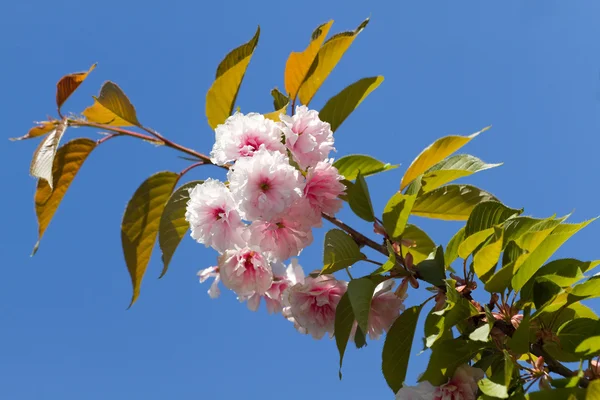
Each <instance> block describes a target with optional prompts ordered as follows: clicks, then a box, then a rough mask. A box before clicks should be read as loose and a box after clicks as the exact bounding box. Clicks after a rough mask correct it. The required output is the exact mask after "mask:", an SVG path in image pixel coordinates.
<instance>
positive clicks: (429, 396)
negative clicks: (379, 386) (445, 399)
mask: <svg viewBox="0 0 600 400" xmlns="http://www.w3.org/2000/svg"><path fill="white" fill-rule="evenodd" d="M435 390H436V387H435V386H433V385H432V384H431V383H429V382H427V381H424V382H420V383H419V384H418V385H417V386H403V387H402V388H401V389H400V390H399V391H398V393H396V400H433V393H434V392H435Z"/></svg>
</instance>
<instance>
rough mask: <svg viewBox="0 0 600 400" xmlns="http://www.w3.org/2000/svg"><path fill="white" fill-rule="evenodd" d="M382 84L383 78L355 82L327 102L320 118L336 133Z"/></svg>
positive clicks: (320, 112)
mask: <svg viewBox="0 0 600 400" xmlns="http://www.w3.org/2000/svg"><path fill="white" fill-rule="evenodd" d="M381 82H383V76H374V77H371V78H363V79H361V80H359V81H356V82H354V83H353V84H352V85H350V86H348V87H347V88H345V89H344V90H342V91H341V92H339V93H338V94H336V95H335V96H333V97H332V98H331V99H329V100H328V101H327V103H326V104H325V106H324V107H323V108H322V109H321V111H319V118H320V119H321V120H322V121H326V122H329V124H330V125H331V130H332V131H334V132H335V131H336V130H337V128H339V126H340V125H341V124H342V122H344V120H345V119H346V118H348V116H349V115H350V114H351V113H352V112H353V111H354V110H355V109H356V107H358V105H359V104H360V103H362V101H363V100H364V99H366V98H367V96H368V95H369V94H370V93H371V92H372V91H373V90H375V89H377V87H378V86H379V85H381ZM300 93H302V90H300Z"/></svg>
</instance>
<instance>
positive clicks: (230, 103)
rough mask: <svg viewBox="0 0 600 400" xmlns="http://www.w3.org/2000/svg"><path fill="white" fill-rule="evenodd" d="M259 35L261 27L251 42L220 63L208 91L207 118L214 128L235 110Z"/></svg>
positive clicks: (233, 51)
mask: <svg viewBox="0 0 600 400" xmlns="http://www.w3.org/2000/svg"><path fill="white" fill-rule="evenodd" d="M259 36H260V27H258V28H257V29H256V33H255V34H254V37H252V39H250V41H249V42H247V43H245V44H243V45H241V46H240V47H238V48H236V49H234V50H232V51H231V52H230V53H229V54H227V56H225V58H224V59H223V61H221V63H220V64H219V67H218V68H217V76H216V79H215V81H214V82H213V84H212V86H211V87H210V89H208V93H206V118H208V125H210V127H211V128H212V129H215V128H216V127H217V125H219V124H222V123H223V122H225V120H226V119H227V118H228V117H229V116H230V115H231V113H232V112H233V107H234V106H235V100H236V98H237V95H238V92H239V89H240V85H241V84H242V80H243V79H244V75H245V74H246V68H248V64H249V63H250V59H251V58H252V54H253V53H254V49H255V48H256V45H257V44H258V38H259Z"/></svg>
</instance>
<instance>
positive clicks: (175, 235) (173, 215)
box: [158, 181, 202, 278]
mask: <svg viewBox="0 0 600 400" xmlns="http://www.w3.org/2000/svg"><path fill="white" fill-rule="evenodd" d="M201 183H202V181H192V182H188V183H186V184H185V185H182V186H180V187H179V188H178V189H177V190H175V191H174V192H173V194H172V195H171V197H169V201H167V204H166V205H165V209H164V210H163V213H162V215H161V217H160V223H159V227H158V244H159V246H160V249H161V251H162V260H163V270H162V272H161V274H160V277H161V278H162V277H163V276H164V275H165V274H166V273H167V269H168V268H169V263H170V262H171V258H172V257H173V254H174V253H175V250H176V249H177V246H179V242H181V239H183V235H185V233H186V232H187V230H188V229H189V227H190V224H189V222H187V221H186V220H185V211H186V206H187V202H188V200H189V199H190V194H189V190H191V189H193V188H194V187H195V186H196V185H199V184H201Z"/></svg>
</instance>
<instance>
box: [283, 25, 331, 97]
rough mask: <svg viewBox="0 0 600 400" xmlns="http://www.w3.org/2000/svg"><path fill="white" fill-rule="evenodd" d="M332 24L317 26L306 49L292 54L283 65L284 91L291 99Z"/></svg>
mask: <svg viewBox="0 0 600 400" xmlns="http://www.w3.org/2000/svg"><path fill="white" fill-rule="evenodd" d="M332 24H333V20H331V21H329V22H326V23H324V24H322V25H319V26H318V27H317V29H315V30H314V31H313V33H312V36H311V41H310V44H309V45H308V47H307V48H306V49H305V50H304V51H303V52H300V53H298V52H292V53H290V56H289V57H288V59H287V62H286V63H285V73H284V81H285V90H286V92H287V94H288V96H289V97H290V98H291V99H295V98H296V96H297V95H298V89H300V85H301V84H302V82H303V81H304V78H306V74H307V73H308V70H309V69H310V67H311V65H312V63H313V61H314V59H315V57H316V56H317V53H318V52H319V49H320V48H321V45H322V44H323V41H324V40H325V37H326V36H327V34H328V33H329V29H330V28H331V25H332Z"/></svg>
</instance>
